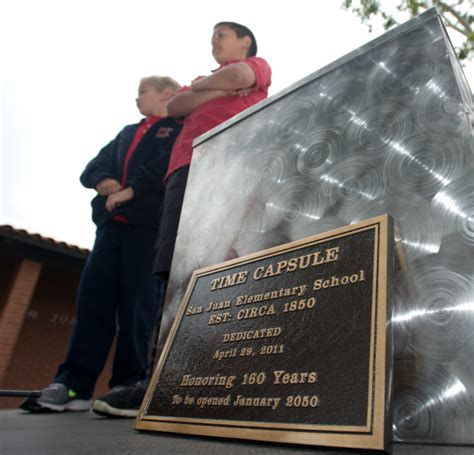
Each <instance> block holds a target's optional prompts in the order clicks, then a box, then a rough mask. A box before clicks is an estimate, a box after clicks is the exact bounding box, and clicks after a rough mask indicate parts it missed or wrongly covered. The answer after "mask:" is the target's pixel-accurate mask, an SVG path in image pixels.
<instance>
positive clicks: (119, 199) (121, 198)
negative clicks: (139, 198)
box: [105, 186, 133, 212]
mask: <svg viewBox="0 0 474 455" xmlns="http://www.w3.org/2000/svg"><path fill="white" fill-rule="evenodd" d="M130 199H133V188H132V187H131V186H129V187H127V188H125V189H124V190H122V191H119V192H118V193H114V194H111V195H109V197H108V198H107V201H105V208H106V209H107V210H108V211H109V212H111V211H112V210H114V209H116V208H117V207H120V206H121V205H122V204H123V203H124V202H127V201H129V200H130Z"/></svg>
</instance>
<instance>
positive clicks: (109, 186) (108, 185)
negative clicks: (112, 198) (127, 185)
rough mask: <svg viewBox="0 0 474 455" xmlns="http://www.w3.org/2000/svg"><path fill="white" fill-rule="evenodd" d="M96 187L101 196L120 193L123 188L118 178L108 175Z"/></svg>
mask: <svg viewBox="0 0 474 455" xmlns="http://www.w3.org/2000/svg"><path fill="white" fill-rule="evenodd" d="M95 189H96V190H97V192H98V193H99V194H100V195H101V196H108V195H109V194H114V193H118V192H119V191H120V190H121V189H122V185H120V183H119V182H118V181H117V180H115V179H111V178H109V177H107V178H105V179H104V180H101V181H100V182H99V183H98V184H97V186H96V187H95Z"/></svg>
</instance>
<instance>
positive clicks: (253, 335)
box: [135, 215, 393, 449]
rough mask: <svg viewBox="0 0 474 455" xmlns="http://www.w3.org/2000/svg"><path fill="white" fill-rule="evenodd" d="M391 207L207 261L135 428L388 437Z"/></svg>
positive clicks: (364, 442)
mask: <svg viewBox="0 0 474 455" xmlns="http://www.w3.org/2000/svg"><path fill="white" fill-rule="evenodd" d="M392 244H393V227H392V221H391V219H390V217H388V216H387V215H383V216H380V217H377V218H372V219H370V220H367V221H364V222H362V223H358V224H353V225H349V226H346V227H343V228H340V229H336V230H333V231H330V232H327V233H325V234H321V235H317V236H313V237H308V238H305V239H302V240H299V241H297V242H292V243H288V244H285V245H281V246H278V247H275V248H271V249H268V250H265V251H261V252H259V253H256V254H252V255H249V256H245V257H240V258H238V259H235V260H232V261H228V262H225V263H221V264H218V265H215V266H212V267H206V268H203V269H200V270H196V271H195V272H194V273H193V275H192V278H191V280H190V283H189V286H188V288H187V291H186V293H185V295H184V298H183V302H182V304H181V306H180V308H179V311H178V314H177V316H176V319H175V321H174V324H173V328H172V330H171V332H170V335H169V338H168V340H167V342H166V345H165V348H164V350H163V352H162V355H161V358H160V360H159V362H158V364H157V366H156V369H155V371H154V374H153V378H152V380H151V382H150V386H149V388H148V391H147V394H146V397H145V399H144V401H143V403H142V407H141V409H140V412H139V415H138V417H137V420H136V423H135V428H136V429H138V430H156V431H166V432H174V433H188V434H197V435H208V436H218V437H228V438H244V439H254V440H265V441H275V442H288V443H297V444H312V445H322V446H338V447H353V448H370V449H384V448H386V441H387V439H386V432H387V430H390V425H389V422H388V421H387V420H386V418H387V417H388V415H389V414H388V413H387V409H388V405H389V403H390V400H389V393H388V384H389V380H388V375H389V373H390V371H391V368H390V362H391V356H390V355H389V353H390V346H391V340H390V337H389V336H388V332H387V327H386V323H387V317H388V306H387V302H388V290H389V285H390V283H391V275H392V273H393V272H392V269H393V265H392V264H393V260H392V259H393V253H392V251H393V247H392Z"/></svg>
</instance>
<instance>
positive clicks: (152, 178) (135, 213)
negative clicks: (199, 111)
mask: <svg viewBox="0 0 474 455" xmlns="http://www.w3.org/2000/svg"><path fill="white" fill-rule="evenodd" d="M140 125H141V123H136V124H134V125H128V126H126V127H125V128H124V129H123V130H122V131H121V132H120V133H119V134H118V136H117V137H116V138H115V139H114V140H113V141H111V142H110V143H109V144H108V145H106V146H105V147H104V148H103V149H102V150H101V151H100V152H99V154H98V155H97V156H96V157H95V158H94V159H93V160H92V161H91V162H90V163H89V164H88V165H87V166H86V168H85V169H84V172H83V173H82V174H81V177H80V180H81V183H82V184H83V185H84V186H85V187H86V188H94V189H95V187H96V186H97V184H98V183H99V182H100V181H102V180H103V179H105V178H107V177H109V178H112V179H115V180H117V181H119V182H121V181H122V174H123V167H124V162H125V156H126V155H127V151H128V149H129V148H130V145H131V143H132V141H133V138H134V136H135V133H136V131H137V129H138V128H139V126H140ZM180 130H181V125H180V124H178V123H176V121H175V120H174V119H172V118H171V117H167V118H164V119H161V120H159V121H158V122H156V123H155V124H154V125H152V126H151V128H150V129H149V130H148V131H147V132H146V134H145V135H144V136H143V137H142V139H141V140H140V142H139V143H138V145H137V148H136V149H135V151H134V153H133V154H132V157H131V158H130V160H129V162H128V170H127V181H126V183H125V185H123V189H125V188H127V187H128V186H131V187H132V188H133V193H134V197H133V199H131V200H130V201H128V202H126V203H124V204H123V205H121V206H120V207H117V208H116V209H115V210H113V211H112V212H109V211H107V210H106V208H105V202H106V200H107V196H100V195H97V196H96V197H95V198H94V199H92V202H91V205H92V219H93V221H94V223H95V224H96V225H97V226H100V225H102V224H104V223H105V222H106V221H108V220H109V219H110V218H112V217H114V216H116V215H119V214H120V215H123V216H124V217H125V218H126V219H127V221H128V223H129V224H133V225H136V226H147V227H155V228H157V227H158V221H159V208H160V205H161V202H162V200H163V196H164V191H165V187H164V185H163V178H164V176H165V174H166V170H167V169H168V162H169V158H170V154H171V149H172V147H173V143H174V141H175V139H176V136H177V135H178V133H179V132H180Z"/></svg>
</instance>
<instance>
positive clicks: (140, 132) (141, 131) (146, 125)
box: [112, 116, 163, 223]
mask: <svg viewBox="0 0 474 455" xmlns="http://www.w3.org/2000/svg"><path fill="white" fill-rule="evenodd" d="M162 118H163V117H156V116H150V117H147V118H145V119H143V120H142V121H141V124H140V126H139V127H138V129H137V132H136V133H135V136H133V140H132V143H131V144H130V147H129V148H128V150H127V154H126V155H125V159H124V164H123V172H122V181H121V182H120V183H121V185H122V189H125V184H126V183H127V174H128V163H129V161H130V158H131V157H132V155H133V153H134V152H135V150H136V148H137V145H138V143H139V142H140V141H141V139H142V137H143V136H145V134H146V133H147V131H148V130H149V129H150V128H151V127H152V126H153V125H154V124H155V123H156V122H157V121H158V120H161V119H162ZM112 219H113V220H115V221H119V222H120V223H128V220H127V218H125V217H124V216H123V215H115V216H114V217H113V218H112Z"/></svg>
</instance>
